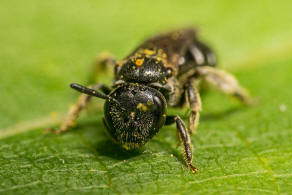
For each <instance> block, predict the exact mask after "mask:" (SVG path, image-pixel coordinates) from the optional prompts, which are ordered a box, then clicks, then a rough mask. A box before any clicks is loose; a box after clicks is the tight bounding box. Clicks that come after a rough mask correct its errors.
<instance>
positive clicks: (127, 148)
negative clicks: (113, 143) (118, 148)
mask: <svg viewBox="0 0 292 195" xmlns="http://www.w3.org/2000/svg"><path fill="white" fill-rule="evenodd" d="M122 147H123V148H125V149H126V150H130V148H129V147H128V146H127V145H126V144H124V145H122Z"/></svg>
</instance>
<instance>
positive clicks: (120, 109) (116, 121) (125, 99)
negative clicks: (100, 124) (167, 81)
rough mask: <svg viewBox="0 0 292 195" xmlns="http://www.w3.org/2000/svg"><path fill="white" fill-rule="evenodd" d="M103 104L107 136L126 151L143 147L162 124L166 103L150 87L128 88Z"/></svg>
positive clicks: (128, 85) (118, 90)
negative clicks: (108, 134) (126, 149)
mask: <svg viewBox="0 0 292 195" xmlns="http://www.w3.org/2000/svg"><path fill="white" fill-rule="evenodd" d="M110 96H111V97H113V98H114V99H115V100H116V101H115V102H113V101H110V100H107V101H106V102H105V107H104V112H105V122H106V124H107V127H108V131H109V133H110V135H111V136H112V137H113V138H114V139H115V140H116V141H117V142H118V143H120V144H122V145H124V146H126V147H127V148H129V149H132V148H136V147H139V146H141V145H144V144H145V143H146V142H147V141H148V140H149V139H151V138H152V137H153V136H154V135H155V134H156V133H157V132H158V131H159V129H160V128H161V127H162V126H163V125H164V122H165V116H166V115H165V111H166V101H165V99H164V97H163V95H162V94H161V93H160V92H159V91H157V90H156V89H153V88H151V87H147V86H145V85H138V84H127V85H124V86H121V87H119V88H117V89H116V90H115V91H114V92H113V93H111V95H110Z"/></svg>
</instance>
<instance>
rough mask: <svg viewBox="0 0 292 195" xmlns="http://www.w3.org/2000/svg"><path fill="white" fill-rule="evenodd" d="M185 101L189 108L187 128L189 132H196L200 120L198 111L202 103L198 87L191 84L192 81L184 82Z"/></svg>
mask: <svg viewBox="0 0 292 195" xmlns="http://www.w3.org/2000/svg"><path fill="white" fill-rule="evenodd" d="M185 95H186V102H188V104H189V107H190V109H191V114H190V116H189V122H188V130H189V133H190V134H193V133H196V132H197V127H198V125H199V120H200V111H201V110H202V103H201V98H200V94H199V91H198V89H197V88H196V87H195V86H194V85H193V83H192V81H189V82H188V83H187V84H186V89H185Z"/></svg>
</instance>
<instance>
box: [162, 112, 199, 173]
mask: <svg viewBox="0 0 292 195" xmlns="http://www.w3.org/2000/svg"><path fill="white" fill-rule="evenodd" d="M174 122H175V123H176V128H177V131H178V135H179V139H180V141H181V142H182V143H183V153H184V159H185V162H186V164H187V166H188V167H189V168H190V169H191V171H192V172H193V173H196V172H198V169H197V168H196V167H194V166H193V165H192V160H193V152H192V143H191V140H190V135H189V132H188V131H187V129H186V127H185V125H184V122H183V120H181V118H180V117H179V116H177V115H176V116H167V118H166V125H170V124H171V123H174Z"/></svg>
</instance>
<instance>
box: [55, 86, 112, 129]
mask: <svg viewBox="0 0 292 195" xmlns="http://www.w3.org/2000/svg"><path fill="white" fill-rule="evenodd" d="M89 88H92V89H94V90H101V91H102V92H103V93H105V94H109V93H110V89H109V88H108V87H107V86H105V85H104V84H96V85H93V86H92V87H90V86H89ZM91 98H92V96H89V95H86V94H81V95H80V96H79V97H78V99H77V102H76V103H75V104H74V105H72V106H71V107H70V109H69V111H68V113H67V115H66V117H65V120H64V121H63V122H62V124H61V126H60V127H59V128H58V129H56V130H50V131H52V132H53V133H55V134H60V133H63V132H65V131H67V130H68V129H70V128H72V127H74V126H75V124H76V120H77V118H78V117H79V115H80V112H81V111H82V110H83V109H84V108H85V107H86V105H87V104H88V103H89V102H90V100H91Z"/></svg>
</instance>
